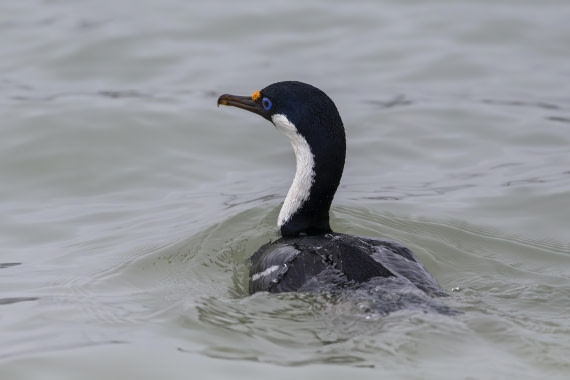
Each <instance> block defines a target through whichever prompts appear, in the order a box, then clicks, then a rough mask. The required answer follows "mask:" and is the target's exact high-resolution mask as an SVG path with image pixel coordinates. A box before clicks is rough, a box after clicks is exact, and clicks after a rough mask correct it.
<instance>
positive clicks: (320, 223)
mask: <svg viewBox="0 0 570 380" xmlns="http://www.w3.org/2000/svg"><path fill="white" fill-rule="evenodd" d="M220 104H222V105H226V106H234V107H238V108H241V109H244V110H247V111H250V112H253V113H255V114H258V115H260V116H262V117H263V118H265V119H267V120H269V121H270V122H272V123H273V125H275V127H276V128H277V130H279V131H280V132H281V133H283V134H284V135H285V136H286V137H287V138H288V139H289V141H290V142H291V145H292V146H293V150H294V152H295V156H296V160H297V169H296V172H295V178H294V180H293V184H292V185H291V187H290V189H289V192H288V193H287V197H286V198H285V202H284V203H283V206H282V208H281V212H280V213H279V218H278V221H277V225H278V227H279V230H280V232H281V236H282V237H281V238H280V239H278V240H276V241H274V242H270V243H267V244H265V245H263V246H262V247H261V248H259V249H258V250H257V252H255V253H254V254H253V256H252V257H251V259H250V260H251V269H250V273H249V291H250V293H255V292H258V291H268V292H272V293H280V292H294V291H312V290H319V288H322V287H331V286H332V287H342V286H348V285H350V284H357V285H358V284H362V283H366V282H368V281H370V280H372V279H374V278H379V277H380V278H388V277H395V278H400V279H407V280H408V281H409V282H410V283H411V284H413V285H414V286H415V287H416V288H418V289H420V290H422V291H423V292H425V293H426V294H427V295H443V294H444V293H443V290H442V289H441V287H440V285H439V284H438V282H437V281H436V280H435V278H434V277H433V276H432V275H431V274H430V273H429V272H428V271H427V270H426V269H425V268H424V266H423V265H422V264H421V263H420V261H419V260H418V258H417V257H416V256H415V255H414V254H413V253H412V251H410V250H409V249H408V248H406V247H405V246H403V245H402V244H400V243H397V242H395V241H392V240H387V239H376V238H370V237H361V236H351V235H346V234H341V233H335V232H333V231H332V230H331V227H330V224H329V209H330V207H331V203H332V200H333V197H334V194H335V192H336V190H337V187H338V185H339V182H340V179H341V177H342V172H343V169H344V161H345V154H346V138H345V132H344V126H343V123H342V120H341V118H340V115H339V113H338V110H337V108H336V106H335V104H334V103H333V101H332V100H331V99H330V98H329V97H328V96H327V95H326V94H325V93H324V92H323V91H321V90H319V89H318V88H316V87H313V86H311V85H309V84H306V83H301V82H294V81H287V82H278V83H273V84H271V85H269V86H267V87H265V88H264V89H262V90H258V91H255V92H254V93H253V95H251V96H236V95H228V94H224V95H222V96H220V97H219V99H218V106H219V105H220Z"/></svg>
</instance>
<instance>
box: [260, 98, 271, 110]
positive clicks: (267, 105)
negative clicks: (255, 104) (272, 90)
mask: <svg viewBox="0 0 570 380" xmlns="http://www.w3.org/2000/svg"><path fill="white" fill-rule="evenodd" d="M261 105H262V106H263V108H265V110H266V111H271V108H272V107H273V103H272V102H271V100H269V98H263V99H262V100H261Z"/></svg>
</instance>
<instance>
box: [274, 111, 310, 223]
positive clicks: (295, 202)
mask: <svg viewBox="0 0 570 380" xmlns="http://www.w3.org/2000/svg"><path fill="white" fill-rule="evenodd" d="M271 120H272V121H273V124H275V126H276V127H277V129H278V130H279V131H280V132H281V133H283V134H284V135H285V136H287V138H288V139H289V141H290V142H291V145H292V146H293V150H294V151H295V157H296V158H297V170H296V171H295V179H293V184H292V185H291V187H290V188H289V192H288V193H287V197H286V198H285V202H284V203H283V207H281V212H279V219H278V220H277V226H278V227H281V226H282V225H284V224H285V223H287V221H289V219H291V217H292V216H293V214H295V212H297V210H298V209H299V208H301V206H302V205H303V203H305V201H306V200H307V199H309V195H310V193H311V187H312V186H313V182H314V180H315V157H314V156H313V153H312V152H311V147H310V146H309V144H308V143H307V140H305V138H304V137H303V136H301V135H300V134H299V132H297V128H296V127H295V125H294V124H293V123H291V122H290V121H289V119H287V117H286V116H285V115H282V114H275V115H273V116H272V117H271Z"/></svg>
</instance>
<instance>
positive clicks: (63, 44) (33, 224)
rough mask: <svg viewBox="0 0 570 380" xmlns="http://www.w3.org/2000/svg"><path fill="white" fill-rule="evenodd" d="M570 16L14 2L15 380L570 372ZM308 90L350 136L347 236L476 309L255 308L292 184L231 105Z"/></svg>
mask: <svg viewBox="0 0 570 380" xmlns="http://www.w3.org/2000/svg"><path fill="white" fill-rule="evenodd" d="M569 19H570V5H569V4H567V2H565V1H562V0H559V1H555V0H552V1H540V2H538V1H530V0H528V1H519V0H517V1H515V0H510V1H503V2H500V3H496V2H491V1H478V2H471V1H443V0H441V1H437V0H431V1H422V2H420V1H411V2H405V3H403V2H397V1H382V2H377V1H353V2H344V1H314V2H306V1H289V2H268V1H250V2H247V4H245V3H238V2H232V1H213V2H187V1H181V0H167V1H153V0H145V1H139V2H136V3H135V2H132V1H127V0H114V1H82V2H77V1H70V0H51V1H48V0H44V1H40V0H27V1H4V2H2V3H1V4H0V34H1V36H2V37H1V42H0V119H1V120H2V124H1V125H2V138H1V139H0V178H1V181H0V211H1V212H0V244H1V246H2V247H3V248H2V250H1V251H0V342H1V345H0V347H1V348H0V374H1V375H2V376H1V377H2V378H7V379H8V378H10V379H20V378H22V379H29V378H42V379H44V378H48V377H51V378H70V379H71V378H79V377H81V378H85V379H89V378H93V379H100V378H119V377H120V378H148V379H156V378H158V377H161V378H169V379H178V378H180V379H187V378H188V377H189V376H190V377H192V376H195V377H197V378H208V377H212V378H224V377H226V378H251V377H252V376H255V377H259V378H261V377H263V376H266V377H272V378H278V379H281V378H290V377H291V376H296V377H299V376H302V377H303V378H314V379H320V378H323V379H325V378H326V379H331V378H343V379H344V378H346V377H348V376H358V377H359V378H375V379H377V378H383V377H385V378H394V377H398V378H426V377H433V378H454V379H457V378H506V377H509V378H511V377H518V378H536V377H539V376H540V377H541V378H544V377H548V378H567V377H568V376H569V375H570V361H569V360H568V357H570V347H569V344H568V342H569V341H570V322H569V319H568V310H569V309H570V239H569V234H568V231H570V222H569V218H568V209H569V208H570V201H569V200H570V106H569V104H570V96H569V94H570V85H569V83H570V82H569V81H568V78H569V77H570V66H569V65H568V62H569V59H570V47H569V46H570V45H569V44H568V41H570V29H569V28H568V26H567V25H568V24H567V22H568V20H569ZM292 79H293V80H301V81H306V82H309V83H311V84H313V85H315V86H317V87H320V88H321V89H323V90H324V91H326V92H327V93H328V94H329V95H330V96H331V97H332V98H333V99H334V100H335V102H336V104H337V106H338V108H339V110H340V113H341V115H342V117H343V119H344V123H345V126H346V130H347V137H348V152H347V154H348V156H347V165H346V168H345V175H344V177H343V180H342V182H341V186H340V188H339V192H338V194H337V196H336V198H335V202H334V204H333V209H332V225H333V228H334V229H335V230H336V231H339V232H345V233H351V234H359V235H367V236H382V237H389V238H392V239H395V240H398V241H401V242H402V243H404V244H406V245H407V246H408V247H410V248H411V249H413V250H414V252H415V253H416V254H417V255H418V256H419V258H420V259H421V260H422V262H423V263H424V264H425V265H426V267H427V268H428V269H429V270H430V272H431V273H432V274H434V276H435V277H436V278H437V279H438V280H439V281H440V283H441V284H442V286H443V288H444V289H445V290H446V291H447V292H448V293H449V294H450V297H447V298H446V299H445V303H447V304H448V305H450V306H451V307H454V308H457V309H459V310H462V311H463V312H464V313H463V314H462V315H460V316H455V317H448V316H442V315H438V314H434V313H423V312H419V311H399V312H396V313H392V314H389V315H387V316H383V315H378V314H375V313H373V312H370V310H369V308H367V307H366V301H362V302H341V303H333V302H330V299H328V298H327V297H326V296H322V295H321V296H319V295H314V294H313V295H312V294H283V295H279V296H275V295H268V294H255V295H253V296H247V291H246V290H247V269H248V268H247V266H246V265H245V260H246V259H247V257H249V256H250V255H251V254H252V253H253V252H254V251H255V249H257V247H259V246H260V245H261V244H263V243H265V242H267V241H268V240H269V239H274V238H276V236H277V235H276V228H275V222H276V218H277V214H278V212H279V207H280V205H281V202H282V201H283V198H284V196H285V194H286V192H287V190H288V186H289V184H290V181H291V179H292V176H293V173H294V158H293V154H292V150H291V148H290V146H289V145H288V142H287V141H285V139H283V137H282V136H281V135H279V134H278V133H276V132H275V130H274V128H273V127H272V126H271V125H270V124H268V123H267V122H266V121H264V120H263V119H261V118H259V117H257V116H255V115H251V114H247V113H245V112H241V111H239V110H237V109H230V108H220V109H217V108H216V99H217V96H218V95H219V94H221V93H236V94H249V93H251V92H253V91H254V90H257V89H259V88H262V87H265V86H266V85H268V84H270V83H272V82H275V81H279V80H292Z"/></svg>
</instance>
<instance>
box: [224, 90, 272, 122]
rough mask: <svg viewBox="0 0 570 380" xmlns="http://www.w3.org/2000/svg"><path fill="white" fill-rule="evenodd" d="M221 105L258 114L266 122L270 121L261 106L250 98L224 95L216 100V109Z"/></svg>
mask: <svg viewBox="0 0 570 380" xmlns="http://www.w3.org/2000/svg"><path fill="white" fill-rule="evenodd" d="M220 104H221V105H223V106H233V107H237V108H241V109H244V110H246V111H249V112H253V113H255V114H258V115H259V116H262V117H264V118H265V119H267V120H270V118H269V114H268V113H267V111H265V109H263V107H262V106H261V104H259V103H257V102H255V101H254V100H253V99H252V98H251V96H238V95H229V94H224V95H222V96H220V97H219V98H218V107H219V106H220Z"/></svg>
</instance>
